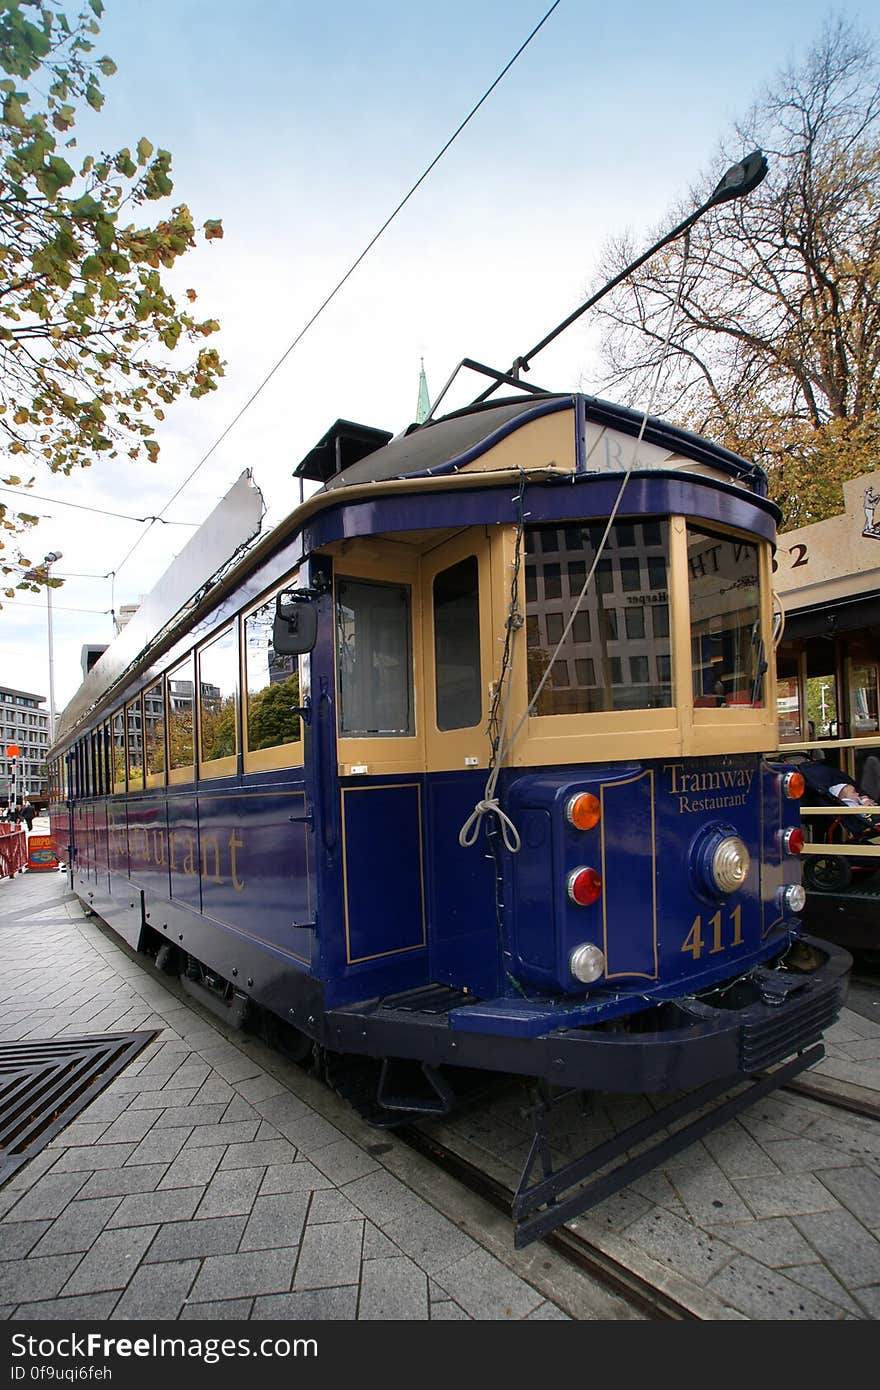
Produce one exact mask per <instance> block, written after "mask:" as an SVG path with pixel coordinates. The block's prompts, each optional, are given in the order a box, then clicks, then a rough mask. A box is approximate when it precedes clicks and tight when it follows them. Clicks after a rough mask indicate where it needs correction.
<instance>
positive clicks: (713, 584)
mask: <svg viewBox="0 0 880 1390" xmlns="http://www.w3.org/2000/svg"><path fill="white" fill-rule="evenodd" d="M688 579H689V584H690V604H691V663H692V667H693V693H694V704H695V705H696V706H700V707H708V708H718V707H719V706H727V705H753V706H761V705H763V703H764V671H765V670H766V658H765V653H764V646H763V642H762V639H761V609H760V585H759V580H758V548H757V546H756V545H754V544H751V543H748V542H746V541H741V540H737V539H736V537H731V536H716V535H713V534H712V532H710V531H703V530H700V529H699V528H698V527H696V526H688Z"/></svg>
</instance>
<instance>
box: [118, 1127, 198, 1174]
mask: <svg viewBox="0 0 880 1390" xmlns="http://www.w3.org/2000/svg"><path fill="white" fill-rule="evenodd" d="M191 1133H192V1131H191V1130H189V1129H183V1128H178V1129H151V1130H150V1132H149V1134H148V1135H147V1136H146V1137H145V1138H144V1139H142V1140H141V1142H140V1143H139V1144H138V1145H137V1147H136V1148H135V1149H134V1152H133V1153H132V1154H131V1155H130V1156H129V1158H128V1160H127V1161H128V1163H130V1164H131V1166H132V1167H134V1166H135V1165H136V1164H138V1163H170V1162H171V1160H172V1159H173V1158H176V1157H177V1155H178V1154H179V1153H180V1150H181V1149H182V1148H183V1146H184V1144H185V1143H186V1141H187V1140H188V1139H189V1137H190V1134H191ZM114 1147H115V1146H114Z"/></svg>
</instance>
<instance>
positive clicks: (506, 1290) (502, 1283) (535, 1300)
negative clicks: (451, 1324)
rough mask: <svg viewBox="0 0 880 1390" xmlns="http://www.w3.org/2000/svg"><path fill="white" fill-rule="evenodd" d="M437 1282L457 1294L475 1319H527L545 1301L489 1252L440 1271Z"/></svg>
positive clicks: (460, 1261) (458, 1261) (542, 1296)
mask: <svg viewBox="0 0 880 1390" xmlns="http://www.w3.org/2000/svg"><path fill="white" fill-rule="evenodd" d="M434 1278H435V1281H436V1283H438V1284H440V1285H441V1287H442V1288H444V1289H446V1290H447V1291H448V1292H449V1293H450V1294H452V1295H454V1297H455V1301H456V1302H457V1303H458V1304H460V1305H461V1307H462V1308H463V1309H464V1310H465V1312H466V1313H469V1314H470V1315H471V1317H473V1318H479V1319H481V1320H486V1319H490V1318H499V1319H506V1318H515V1319H519V1318H524V1317H526V1316H527V1314H529V1313H531V1312H532V1311H533V1310H534V1309H535V1308H537V1307H538V1305H539V1304H540V1303H543V1301H544V1295H543V1294H541V1293H538V1292H537V1290H536V1289H533V1288H530V1287H529V1285H528V1284H526V1283H525V1282H524V1281H523V1280H522V1279H520V1278H519V1277H518V1275H516V1274H514V1273H513V1271H512V1270H509V1269H508V1268H507V1266H506V1265H503V1264H501V1262H500V1261H499V1260H496V1259H495V1257H494V1255H490V1254H489V1252H488V1251H487V1250H474V1251H473V1252H472V1253H471V1254H470V1255H465V1257H464V1259H462V1260H457V1261H456V1263H455V1264H453V1265H449V1266H448V1267H447V1268H446V1269H444V1270H441V1271H439V1272H438V1273H437V1274H435V1276H434Z"/></svg>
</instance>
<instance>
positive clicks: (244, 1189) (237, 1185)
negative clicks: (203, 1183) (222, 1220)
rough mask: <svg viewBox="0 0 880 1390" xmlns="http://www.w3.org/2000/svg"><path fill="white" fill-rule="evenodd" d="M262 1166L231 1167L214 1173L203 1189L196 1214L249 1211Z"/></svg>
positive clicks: (259, 1181)
mask: <svg viewBox="0 0 880 1390" xmlns="http://www.w3.org/2000/svg"><path fill="white" fill-rule="evenodd" d="M263 1172H264V1170H263V1169H262V1168H233V1169H231V1170H230V1171H229V1172H227V1173H220V1172H218V1173H216V1174H215V1175H214V1177H213V1178H212V1179H211V1181H210V1182H209V1184H208V1186H207V1188H206V1189H205V1195H204V1197H203V1198H202V1201H201V1204H200V1206H199V1209H198V1212H197V1215H198V1216H199V1217H206V1216H241V1215H243V1214H245V1213H247V1212H249V1211H250V1209H251V1206H252V1205H253V1201H254V1198H255V1197H256V1195H257V1193H258V1191H259V1189H260V1184H261V1182H262V1181H263Z"/></svg>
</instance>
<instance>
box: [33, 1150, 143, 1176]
mask: <svg viewBox="0 0 880 1390" xmlns="http://www.w3.org/2000/svg"><path fill="white" fill-rule="evenodd" d="M136 1148H137V1144H95V1145H93V1146H92V1147H91V1148H89V1149H65V1150H64V1152H63V1153H62V1154H59V1156H58V1160H57V1162H56V1163H55V1165H54V1172H55V1173H82V1174H84V1175H85V1174H88V1173H100V1172H101V1171H103V1170H104V1169H107V1168H121V1167H122V1165H123V1163H125V1162H126V1161H127V1160H128V1159H129V1158H130V1157H131V1155H132V1154H133V1153H134V1151H135V1149H136Z"/></svg>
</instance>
